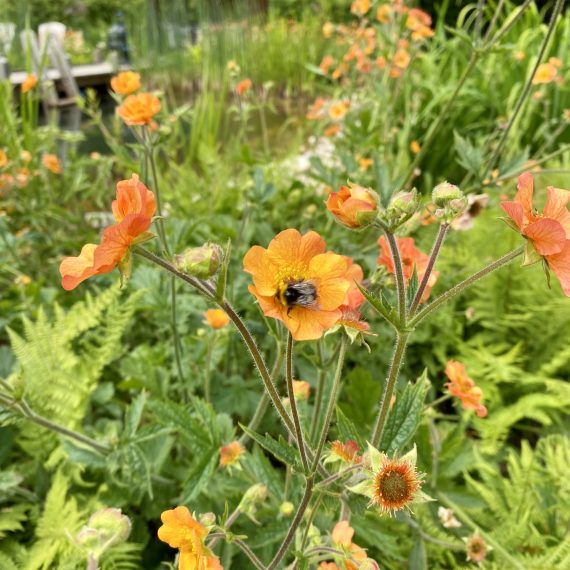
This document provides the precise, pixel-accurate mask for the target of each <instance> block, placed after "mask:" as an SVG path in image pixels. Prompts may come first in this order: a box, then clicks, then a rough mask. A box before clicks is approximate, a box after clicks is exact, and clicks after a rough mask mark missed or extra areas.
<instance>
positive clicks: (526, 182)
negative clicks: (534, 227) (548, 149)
mask: <svg viewBox="0 0 570 570" xmlns="http://www.w3.org/2000/svg"><path fill="white" fill-rule="evenodd" d="M517 188H518V191H517V194H516V196H515V202H518V203H519V204H520V205H521V206H522V208H523V216H524V221H525V222H526V223H528V222H529V221H530V219H531V218H532V196H533V194H534V179H533V177H532V173H531V172H525V173H523V174H521V175H520V176H519V181H518V185H517Z"/></svg>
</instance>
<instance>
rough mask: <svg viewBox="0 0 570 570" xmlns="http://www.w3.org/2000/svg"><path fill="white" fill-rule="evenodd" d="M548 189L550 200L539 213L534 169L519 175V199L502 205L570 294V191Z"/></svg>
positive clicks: (564, 289) (548, 198) (569, 294)
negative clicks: (535, 193) (536, 208)
mask: <svg viewBox="0 0 570 570" xmlns="http://www.w3.org/2000/svg"><path fill="white" fill-rule="evenodd" d="M546 192H547V198H546V204H545V205H544V209H543V211H542V213H540V214H539V213H537V211H536V210H535V209H534V208H533V204H532V201H533V194H534V180H533V177H532V174H531V173H530V172H525V173H524V174H521V175H520V176H519V180H518V191H517V194H516V196H515V199H514V200H513V201H507V202H501V208H503V210H504V211H505V212H506V213H507V215H508V216H509V218H510V219H511V220H512V221H513V223H514V227H515V228H516V229H518V231H520V233H521V235H523V236H524V237H525V238H527V239H528V240H529V242H530V243H531V244H532V246H533V248H534V251H535V252H536V253H537V254H538V255H539V256H542V258H543V259H544V260H545V261H546V264H547V265H548V267H549V268H550V269H552V271H554V273H555V274H556V277H558V280H559V281H560V284H561V285H562V289H563V291H564V294H565V295H566V296H567V297H570V212H568V207H567V205H568V202H570V192H569V191H568V190H561V189H560V188H554V187H552V186H548V187H547V189H546ZM527 257H528V255H527Z"/></svg>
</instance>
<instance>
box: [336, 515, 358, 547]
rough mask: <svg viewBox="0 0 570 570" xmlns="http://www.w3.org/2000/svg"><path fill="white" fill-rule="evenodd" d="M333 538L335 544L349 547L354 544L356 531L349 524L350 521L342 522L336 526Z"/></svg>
mask: <svg viewBox="0 0 570 570" xmlns="http://www.w3.org/2000/svg"><path fill="white" fill-rule="evenodd" d="M331 536H332V540H333V542H334V543H335V544H337V545H339V546H344V547H349V546H350V545H351V544H352V537H353V536H354V529H353V528H352V527H351V526H350V525H349V524H348V521H340V522H338V523H336V524H335V526H334V528H333V531H332V535H331Z"/></svg>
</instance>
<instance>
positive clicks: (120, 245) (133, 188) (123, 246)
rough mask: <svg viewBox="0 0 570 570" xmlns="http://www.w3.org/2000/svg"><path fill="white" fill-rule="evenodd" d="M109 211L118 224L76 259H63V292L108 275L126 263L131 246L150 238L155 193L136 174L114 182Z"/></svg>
mask: <svg viewBox="0 0 570 570" xmlns="http://www.w3.org/2000/svg"><path fill="white" fill-rule="evenodd" d="M112 210H113V215H114V217H115V220H116V221H117V223H116V224H114V225H112V226H109V227H108V228H106V229H105V231H104V232H103V239H102V240H101V244H99V245H96V244H92V243H89V244H87V245H85V246H83V248H82V249H81V253H80V254H79V256H78V257H66V258H65V259H64V260H63V261H62V262H61V265H60V266H59V272H60V273H61V284H62V287H63V288H64V289H65V290H66V291H71V290H72V289H75V287H77V285H79V284H80V283H81V282H82V281H85V279H88V278H89V277H92V276H93V275H98V274H101V273H109V272H110V271H112V270H113V269H114V268H115V267H117V266H118V265H119V264H122V263H124V261H125V260H127V261H128V259H129V256H130V248H131V246H133V245H135V244H137V243H140V242H141V241H144V240H146V239H148V237H150V236H149V234H148V232H147V230H148V229H149V227H150V224H151V223H152V217H153V216H154V213H155V211H156V203H155V199H154V194H153V193H152V192H151V191H150V190H149V189H148V188H147V187H146V186H145V185H144V184H143V183H142V182H140V181H139V178H138V176H137V175H136V174H133V176H132V177H131V179H130V180H122V181H120V182H118V183H117V194H116V200H114V201H113V204H112Z"/></svg>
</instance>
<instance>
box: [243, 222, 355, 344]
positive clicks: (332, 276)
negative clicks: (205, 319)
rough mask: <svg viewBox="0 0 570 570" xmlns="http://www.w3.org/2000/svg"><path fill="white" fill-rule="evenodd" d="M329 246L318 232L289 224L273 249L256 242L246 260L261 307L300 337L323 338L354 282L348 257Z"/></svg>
mask: <svg viewBox="0 0 570 570" xmlns="http://www.w3.org/2000/svg"><path fill="white" fill-rule="evenodd" d="M325 248H326V244H325V241H324V240H323V238H322V237H321V236H320V235H319V234H317V233H316V232H313V231H310V232H308V233H306V234H305V235H301V234H300V233H299V232H298V231H297V230H295V229H288V230H284V231H282V232H281V233H280V234H278V235H277V236H276V237H275V238H273V240H271V242H270V244H269V246H268V248H267V249H265V248H263V247H260V246H258V245H256V246H253V247H252V248H251V249H250V250H249V251H248V252H247V253H246V255H245V257H244V260H243V265H244V270H245V272H246V273H250V274H251V275H252V277H253V285H250V286H249V291H250V292H251V293H252V294H253V295H254V296H255V297H256V298H257V300H258V302H259V305H260V307H261V310H262V311H263V313H264V314H265V315H266V316H268V317H272V318H274V319H278V320H280V321H282V322H283V323H284V325H285V326H286V327H287V329H289V331H290V332H291V334H292V335H293V338H294V339H295V340H314V339H318V338H320V337H321V336H322V335H323V332H324V331H325V330H327V329H329V328H331V327H332V326H334V325H335V323H336V322H337V321H338V319H339V318H340V316H341V311H340V306H341V305H343V304H344V303H345V301H346V297H347V293H348V290H349V289H350V288H351V281H350V279H349V277H348V276H347V269H348V263H347V261H346V259H345V258H344V257H343V256H342V255H337V254H335V253H332V252H327V253H325Z"/></svg>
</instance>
